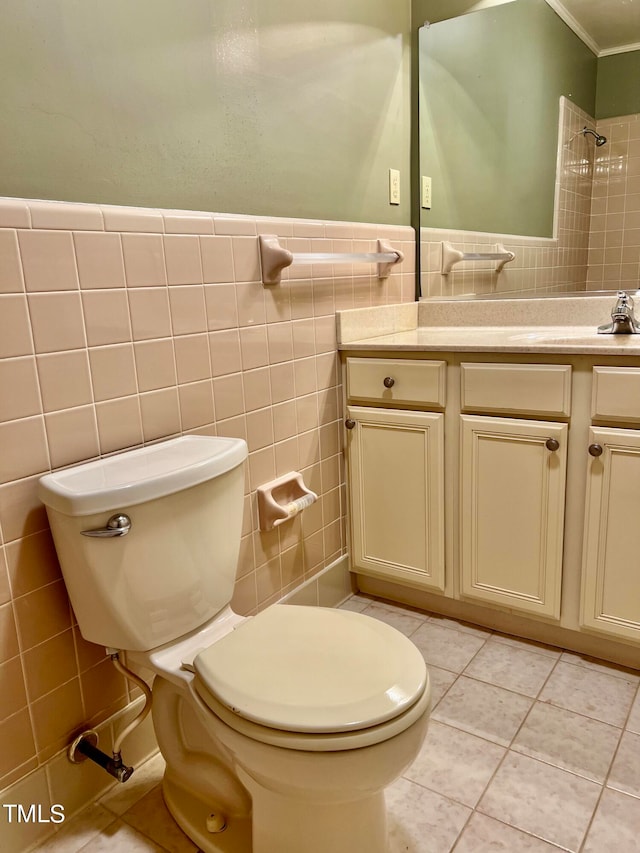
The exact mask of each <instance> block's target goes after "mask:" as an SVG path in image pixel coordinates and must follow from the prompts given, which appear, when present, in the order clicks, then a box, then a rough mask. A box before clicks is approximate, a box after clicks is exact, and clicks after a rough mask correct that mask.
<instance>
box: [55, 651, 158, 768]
mask: <svg viewBox="0 0 640 853" xmlns="http://www.w3.org/2000/svg"><path fill="white" fill-rule="evenodd" d="M107 654H108V655H109V656H110V657H111V662H112V663H113V665H114V666H115V668H116V669H117V670H118V672H119V673H120V674H121V675H123V676H124V677H125V678H127V679H128V680H129V681H132V682H133V683H134V684H135V685H136V686H137V687H139V688H140V689H141V690H142V692H143V693H144V696H145V701H144V705H143V707H142V710H141V711H140V713H139V714H138V715H137V716H136V717H135V718H134V719H133V720H132V721H131V722H130V723H129V725H128V726H125V728H124V729H123V730H122V731H121V732H120V734H119V735H118V736H117V737H116V739H115V740H114V742H113V752H112V754H111V755H108V754H107V753H106V752H103V751H102V750H101V749H98V733H97V732H96V731H94V730H93V729H87V731H84V732H82V734H80V735H78V737H77V738H76V739H75V740H74V741H73V743H71V744H70V746H69V749H68V752H67V755H68V757H69V761H71V762H72V763H73V764H80V763H81V762H82V761H86V760H87V758H88V759H89V761H93V762H94V764H98V765H99V766H100V767H102V768H103V769H104V770H106V771H107V773H109V775H111V776H113V778H114V779H117V780H118V782H126V781H127V779H129V778H130V777H131V775H132V773H133V771H134V768H133V767H129V766H127V765H126V764H125V763H124V762H123V761H122V754H121V752H120V745H121V744H122V741H123V740H124V739H125V738H126V737H127V735H130V734H131V732H132V731H133V730H134V729H135V728H137V727H138V726H139V725H140V723H141V722H142V721H143V720H144V719H145V717H146V716H147V714H148V713H149V711H150V710H151V690H150V689H149V686H148V685H147V684H146V682H144V681H143V680H142V679H141V678H139V677H138V676H137V675H136V674H135V672H132V671H131V670H130V669H127V667H126V666H123V665H122V664H121V663H120V655H119V653H118V651H117V650H116V649H107Z"/></svg>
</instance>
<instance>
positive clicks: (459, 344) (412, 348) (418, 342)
mask: <svg viewBox="0 0 640 853" xmlns="http://www.w3.org/2000/svg"><path fill="white" fill-rule="evenodd" d="M338 348H339V349H341V350H381V351H382V350H387V351H388V350H396V351H398V352H417V351H425V352H430V351H438V350H440V351H443V350H448V351H452V352H522V353H535V352H539V353H575V354H577V355H590V354H591V355H635V356H638V355H640V335H598V334H596V333H595V331H594V329H593V327H592V326H573V327H571V328H567V327H565V326H562V327H560V326H471V327H455V326H422V327H417V328H415V329H410V330H405V331H401V332H394V333H391V334H387V335H378V336H376V337H370V338H363V339H360V340H357V339H356V340H352V341H349V342H348V343H341V344H339V345H338Z"/></svg>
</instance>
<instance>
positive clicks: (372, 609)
mask: <svg viewBox="0 0 640 853" xmlns="http://www.w3.org/2000/svg"><path fill="white" fill-rule="evenodd" d="M343 607H345V608H347V609H350V610H357V611H360V612H364V613H367V614H368V615H369V616H373V617H375V618H377V619H381V620H383V621H384V622H387V623H389V624H391V625H394V626H395V627H396V628H397V629H398V630H400V631H402V633H404V634H405V635H406V636H408V637H410V638H411V640H412V641H413V642H414V643H415V644H416V645H417V646H418V648H419V649H420V650H421V651H422V653H423V654H424V657H425V660H426V661H427V663H428V665H429V671H430V675H431V680H432V685H433V693H434V707H433V712H432V716H431V724H430V727H429V734H428V736H427V740H426V741H425V744H424V747H423V749H422V751H421V753H420V755H419V756H418V757H417V759H416V761H415V762H414V763H413V765H412V766H411V767H410V768H409V769H408V770H407V772H406V773H405V775H404V777H403V778H402V779H400V780H398V782H397V783H396V784H395V785H393V786H392V787H391V789H390V790H389V791H388V796H387V799H388V806H389V822H390V835H391V841H390V853H449V851H455V853H490V851H491V853H500V851H502V853H525V851H526V853H553V851H555V852H556V853H557V851H558V850H565V851H567V850H568V851H574V853H640V693H639V682H640V673H638V672H629V671H625V670H622V669H620V668H617V667H614V666H610V665H608V664H606V663H602V662H598V661H590V660H585V659H583V658H582V657H580V656H579V655H576V654H574V653H572V652H563V651H562V650H559V649H553V648H547V647H544V646H540V645H537V644H535V643H529V642H525V641H522V640H518V639H515V638H512V637H505V636H501V635H499V634H495V633H492V632H491V631H487V630H484V629H482V628H477V627H475V626H472V625H466V624H463V623H459V622H456V621H454V620H451V619H445V618H442V617H439V616H427V615H425V614H421V613H417V612H415V611H412V610H409V609H406V608H403V607H399V606H396V605H391V604H386V603H382V602H377V601H376V602H374V601H372V600H371V599H368V598H365V597H363V596H357V595H356V596H353V597H352V598H351V599H349V600H348V601H347V602H346V603H345V604H344V605H343ZM162 770H163V762H162V758H161V757H160V756H157V757H156V758H153V759H151V760H150V761H149V762H147V764H146V765H144V766H143V767H142V768H139V770H138V771H137V773H136V775H135V776H134V777H133V778H132V779H131V781H130V782H129V783H127V786H125V787H122V788H118V789H116V792H115V793H110V794H109V795H108V796H107V797H105V798H103V799H102V800H101V801H100V802H99V803H96V804H95V805H94V806H92V807H91V808H90V809H88V810H86V811H85V812H83V813H82V814H81V815H79V816H78V817H76V818H75V819H73V820H72V821H70V822H69V823H68V824H67V825H65V826H63V828H62V829H61V830H60V831H59V832H58V833H57V835H55V836H54V837H53V838H52V839H50V840H49V841H48V842H47V843H46V844H44V845H42V847H41V848H40V849H41V850H46V851H47V853H79V851H82V853H102V851H109V853H149V851H160V853H163V851H168V853H196V851H197V848H196V846H195V845H194V844H193V843H192V842H191V841H189V839H188V838H186V836H185V835H184V834H183V833H182V832H181V831H180V830H179V829H178V827H177V826H176V824H175V823H174V822H173V820H172V818H171V817H170V815H169V813H168V812H167V810H166V808H165V806H164V803H163V801H162V795H161V792H160V787H159V780H160V778H161V776H162ZM282 853H304V851H282Z"/></svg>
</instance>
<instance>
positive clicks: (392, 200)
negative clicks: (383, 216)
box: [389, 169, 400, 204]
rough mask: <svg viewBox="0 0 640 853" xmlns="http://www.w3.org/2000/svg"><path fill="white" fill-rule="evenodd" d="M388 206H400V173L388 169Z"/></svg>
mask: <svg viewBox="0 0 640 853" xmlns="http://www.w3.org/2000/svg"><path fill="white" fill-rule="evenodd" d="M389 204H400V172H399V171H398V170H397V169H389Z"/></svg>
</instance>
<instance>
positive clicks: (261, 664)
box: [193, 605, 428, 748]
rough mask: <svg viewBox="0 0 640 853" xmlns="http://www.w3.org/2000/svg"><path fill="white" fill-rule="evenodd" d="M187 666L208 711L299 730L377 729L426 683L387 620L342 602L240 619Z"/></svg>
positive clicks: (411, 651)
mask: <svg viewBox="0 0 640 853" xmlns="http://www.w3.org/2000/svg"><path fill="white" fill-rule="evenodd" d="M372 661H374V663H375V666H371V662H372ZM193 667H194V670H195V673H196V679H195V688H196V691H197V693H198V695H199V696H200V697H201V699H203V700H204V702H205V704H207V705H208V706H209V707H210V708H211V710H213V711H214V713H216V714H218V712H219V711H220V709H223V711H222V715H223V716H224V718H225V720H226V719H230V720H231V721H232V722H231V723H230V725H232V727H234V728H238V726H240V725H241V724H240V723H236V724H235V725H234V724H233V721H234V719H237V720H244V721H247V722H248V723H250V724H251V725H252V726H254V727H257V730H262V729H265V730H272V731H277V732H278V733H280V734H286V733H291V734H296V735H303V736H304V735H305V734H307V735H313V736H324V737H326V736H327V735H339V734H342V733H349V732H351V733H355V732H362V731H363V730H366V729H373V728H375V727H380V726H381V725H384V724H385V723H388V722H390V721H392V720H394V719H397V718H399V717H402V716H403V715H404V714H405V713H406V712H407V711H409V710H410V709H411V708H412V707H413V706H414V705H415V704H416V703H417V702H419V700H420V699H422V698H423V697H424V694H425V688H426V687H427V685H428V675H427V669H426V665H425V662H424V659H423V657H422V655H421V654H420V652H419V651H418V649H417V648H416V647H415V646H414V645H413V643H411V642H410V640H408V639H407V638H406V637H405V636H404V635H402V634H400V633H399V632H398V631H397V630H395V629H394V628H391V627H390V626H389V625H386V624H385V623H383V622H380V621H378V620H375V619H372V618H370V617H368V616H363V615H362V614H359V613H353V612H351V611H347V610H333V609H329V608H317V607H301V606H295V605H273V606H272V607H269V608H267V609H266V610H264V611H262V612H261V613H259V614H258V615H257V616H255V617H254V618H253V619H249V620H247V621H246V622H243V623H242V624H241V625H240V626H239V627H238V628H236V630H234V631H233V632H231V633H229V634H227V635H226V636H225V637H223V638H222V639H220V640H219V641H218V642H216V643H214V644H213V645H211V646H210V647H208V648H206V649H204V650H203V651H201V652H200V653H199V654H198V655H197V656H196V657H195V659H194V661H193ZM263 734H264V733H263ZM257 739H264V738H263V737H262V736H259V737H258V738H257ZM279 739H280V738H279ZM285 740H286V738H285ZM303 740H304V737H303ZM338 740H339V738H338ZM294 748H300V747H294ZM307 748H308V747H307Z"/></svg>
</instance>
